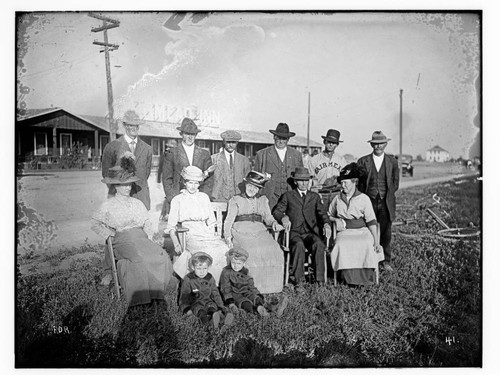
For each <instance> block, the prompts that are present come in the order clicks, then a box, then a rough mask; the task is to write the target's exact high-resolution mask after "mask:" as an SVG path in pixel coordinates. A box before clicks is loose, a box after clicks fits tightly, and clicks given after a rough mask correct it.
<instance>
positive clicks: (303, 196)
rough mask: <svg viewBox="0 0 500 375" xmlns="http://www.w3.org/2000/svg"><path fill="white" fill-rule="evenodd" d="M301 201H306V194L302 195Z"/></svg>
mask: <svg viewBox="0 0 500 375" xmlns="http://www.w3.org/2000/svg"><path fill="white" fill-rule="evenodd" d="M302 200H303V201H305V200H306V193H302Z"/></svg>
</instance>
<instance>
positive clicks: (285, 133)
mask: <svg viewBox="0 0 500 375" xmlns="http://www.w3.org/2000/svg"><path fill="white" fill-rule="evenodd" d="M269 132H270V133H273V134H274V135H277V136H278V137H283V138H290V137H293V136H295V133H294V132H291V131H290V128H289V127H288V124H285V123H284V122H280V123H279V124H278V126H276V130H272V129H271V130H269Z"/></svg>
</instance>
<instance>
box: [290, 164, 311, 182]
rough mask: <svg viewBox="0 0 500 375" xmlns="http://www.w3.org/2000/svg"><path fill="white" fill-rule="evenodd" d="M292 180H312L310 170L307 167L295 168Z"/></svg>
mask: <svg viewBox="0 0 500 375" xmlns="http://www.w3.org/2000/svg"><path fill="white" fill-rule="evenodd" d="M292 178H293V179H294V180H300V181H307V180H309V179H311V178H312V176H311V174H310V173H309V169H307V168H306V167H297V168H295V172H292Z"/></svg>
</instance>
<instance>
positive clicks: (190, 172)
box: [181, 165, 205, 182]
mask: <svg viewBox="0 0 500 375" xmlns="http://www.w3.org/2000/svg"><path fill="white" fill-rule="evenodd" d="M181 177H182V178H183V179H184V180H186V181H198V182H201V181H203V180H204V179H205V175H204V174H203V171H202V170H201V169H200V168H198V167H195V166H194V165H189V166H187V167H184V168H183V169H182V172H181Z"/></svg>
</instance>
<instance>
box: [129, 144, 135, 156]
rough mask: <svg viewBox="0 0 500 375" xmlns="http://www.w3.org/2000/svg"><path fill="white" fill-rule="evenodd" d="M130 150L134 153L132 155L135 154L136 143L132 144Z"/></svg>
mask: <svg viewBox="0 0 500 375" xmlns="http://www.w3.org/2000/svg"><path fill="white" fill-rule="evenodd" d="M130 150H131V151H132V154H133V153H135V141H132V142H130Z"/></svg>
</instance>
